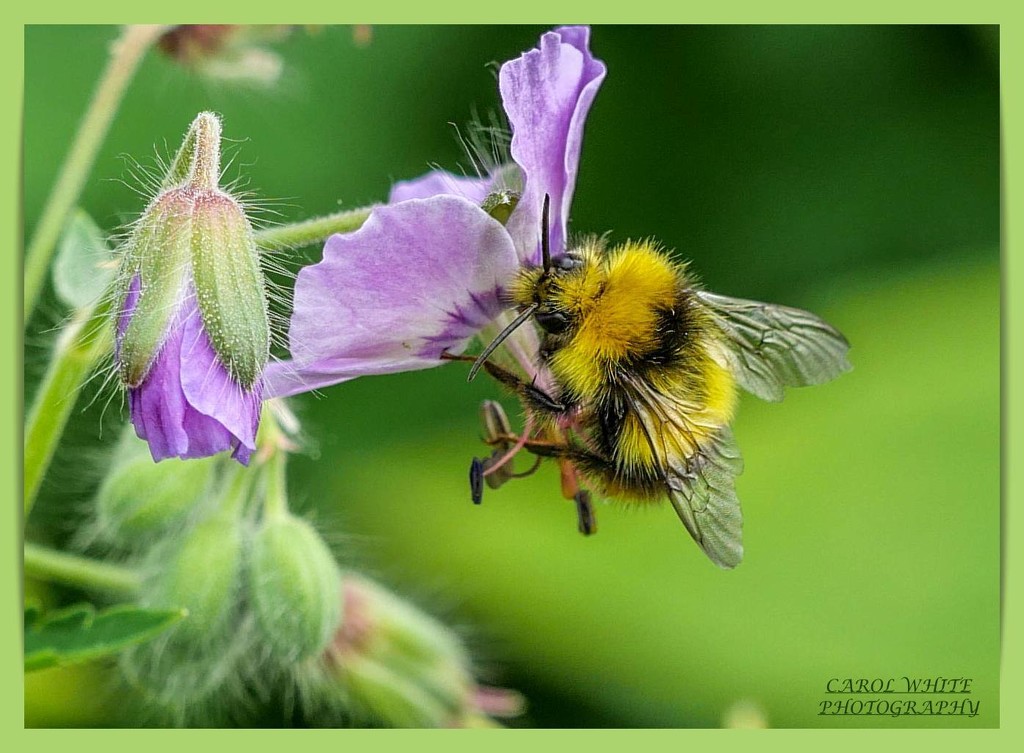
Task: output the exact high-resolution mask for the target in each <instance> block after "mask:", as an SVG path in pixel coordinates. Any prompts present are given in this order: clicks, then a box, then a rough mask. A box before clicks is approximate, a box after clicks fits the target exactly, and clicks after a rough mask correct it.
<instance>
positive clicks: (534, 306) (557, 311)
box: [469, 196, 586, 379]
mask: <svg viewBox="0 0 1024 753" xmlns="http://www.w3.org/2000/svg"><path fill="white" fill-rule="evenodd" d="M550 203H551V200H550V197H548V196H545V197H544V208H543V212H542V227H541V260H542V263H541V266H539V267H524V268H523V269H521V270H520V271H519V274H518V275H517V276H516V278H515V280H514V281H513V282H512V286H511V288H510V289H509V291H508V293H507V295H506V301H507V302H508V303H509V304H511V305H512V306H515V307H516V308H517V309H519V315H518V316H517V317H516V318H515V319H513V320H512V322H510V323H509V325H508V326H506V327H505V329H504V330H502V331H501V332H500V333H499V334H498V336H497V337H495V338H494V340H492V341H491V343H490V344H489V345H488V346H487V347H486V348H484V351H483V353H481V354H480V356H479V357H478V358H477V361H476V363H475V364H474V366H473V368H472V369H471V370H470V373H469V374H470V379H472V378H473V376H475V375H476V373H477V371H478V370H479V368H480V366H481V365H482V364H483V362H484V361H485V360H486V359H487V357H488V356H489V355H490V354H491V353H492V352H493V351H494V349H495V348H497V347H498V346H499V345H500V344H501V343H502V342H504V340H505V338H507V337H508V336H509V335H511V334H512V332H514V331H515V330H516V329H517V328H518V327H520V326H521V325H522V324H523V323H525V322H526V321H527V320H528V319H529V318H531V317H532V318H533V319H534V320H535V321H536V322H537V324H538V325H539V326H540V327H541V328H542V329H543V330H544V331H545V332H547V333H549V334H553V335H561V334H567V333H569V331H570V330H571V329H572V327H574V326H575V324H576V322H577V321H578V318H579V311H578V309H577V308H574V307H572V306H569V305H566V303H567V296H566V295H565V292H566V288H567V283H569V281H570V280H572V279H573V278H575V277H577V276H579V275H580V274H582V273H583V270H584V268H585V266H586V259H585V258H584V257H583V256H581V255H579V254H575V253H573V252H571V251H570V252H568V253H566V254H564V255H562V256H558V257H555V258H552V256H551V247H550V243H549V239H548V214H549V211H550ZM570 287H572V286H571V285H570Z"/></svg>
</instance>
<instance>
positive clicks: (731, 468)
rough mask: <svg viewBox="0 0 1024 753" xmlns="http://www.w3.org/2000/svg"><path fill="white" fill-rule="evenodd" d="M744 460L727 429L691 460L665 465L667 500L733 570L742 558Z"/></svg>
mask: <svg viewBox="0 0 1024 753" xmlns="http://www.w3.org/2000/svg"><path fill="white" fill-rule="evenodd" d="M742 472H743V458H742V457H740V451H739V448H738V447H737V446H736V443H735V441H734V440H733V437H732V431H730V430H729V428H728V427H725V428H723V429H721V431H720V432H719V433H718V435H717V436H716V437H715V439H714V440H713V441H712V442H711V443H710V444H707V445H706V446H704V447H702V448H701V450H700V451H699V452H698V454H697V455H695V456H693V457H692V458H690V460H689V462H688V463H683V462H682V461H681V459H680V461H678V462H676V463H674V464H673V465H672V466H670V467H669V468H667V469H666V482H667V484H668V498H669V501H670V502H672V506H673V507H674V508H675V510H676V513H677V514H678V515H679V519H680V520H681V521H683V525H684V526H686V530H687V531H689V532H690V535H691V536H693V539H694V541H696V542H697V544H698V545H699V546H700V548H701V549H703V550H704V553H705V554H706V555H707V556H708V557H709V558H710V559H711V561H712V562H714V563H715V564H716V565H718V566H719V567H724V568H727V569H731V568H734V567H736V565H738V564H739V563H740V560H742V559H743V514H742V512H741V511H740V501H739V499H738V498H737V497H736V486H735V480H736V477H737V476H738V475H740V473H742Z"/></svg>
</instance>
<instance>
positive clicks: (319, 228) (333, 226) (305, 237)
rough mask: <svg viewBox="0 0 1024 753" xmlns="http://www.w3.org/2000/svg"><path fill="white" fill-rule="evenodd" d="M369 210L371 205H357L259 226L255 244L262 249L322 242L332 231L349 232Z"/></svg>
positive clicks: (288, 247) (359, 224)
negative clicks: (290, 221)
mask: <svg viewBox="0 0 1024 753" xmlns="http://www.w3.org/2000/svg"><path fill="white" fill-rule="evenodd" d="M372 211H373V207H372V206H370V207H360V208H359V209H349V210H347V211H344V212H335V213H334V214H326V215H324V216H323V217H314V218H313V219H311V220H305V221H303V222H296V223H293V224H291V225H281V226H279V227H272V228H267V229H266V230H260V231H259V232H258V233H256V245H257V246H259V247H260V248H261V249H262V250H264V251H283V250H286V249H291V248H302V247H303V246H311V245H313V244H314V243H322V242H323V241H325V240H327V239H328V238H329V237H331V236H332V235H334V234H335V233H351V232H352V231H354V230H358V229H359V228H361V227H362V226H363V223H364V222H366V218H367V217H369V216H370V212H372Z"/></svg>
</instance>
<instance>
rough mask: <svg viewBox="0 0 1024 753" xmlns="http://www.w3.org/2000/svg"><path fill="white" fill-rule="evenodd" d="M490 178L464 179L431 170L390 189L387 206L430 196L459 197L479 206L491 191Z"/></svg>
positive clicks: (441, 171) (448, 173) (443, 171)
mask: <svg viewBox="0 0 1024 753" xmlns="http://www.w3.org/2000/svg"><path fill="white" fill-rule="evenodd" d="M493 183H494V181H493V180H492V179H491V178H466V177H462V176H459V175H454V174H452V173H450V172H447V171H446V170H433V171H431V172H429V173H427V174H426V175H421V176H420V177H418V178H413V179H412V180H403V181H400V182H398V183H395V185H393V186H392V187H391V194H390V195H389V196H388V203H389V204H397V203H398V202H399V201H407V200H409V199H429V198H430V197H431V196H441V195H447V196H461V197H463V198H464V199H469V200H470V201H471V202H473V203H474V204H476V205H477V206H479V205H480V204H482V203H483V201H484V199H486V198H487V194H489V193H490V192H491V190H492V188H491V187H492V184H493Z"/></svg>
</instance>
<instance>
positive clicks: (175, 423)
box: [128, 290, 261, 464]
mask: <svg viewBox="0 0 1024 753" xmlns="http://www.w3.org/2000/svg"><path fill="white" fill-rule="evenodd" d="M128 404H129V410H130V411H131V418H132V423H133V424H134V426H135V433H136V434H138V435H139V437H140V438H142V439H144V440H146V441H147V442H148V443H149V450H150V453H151V454H152V456H153V460H156V461H160V460H163V459H165V458H171V457H179V458H201V457H207V456H209V455H215V454H217V453H218V452H223V451H225V450H233V451H234V456H235V457H236V459H238V460H239V461H240V462H242V463H243V464H245V463H246V462H247V461H248V457H249V453H250V452H251V451H252V450H255V448H256V429H257V427H258V426H259V416H260V407H261V396H260V394H259V390H258V389H257V390H254V391H246V390H243V389H242V388H241V387H240V386H239V385H238V384H237V383H235V382H234V380H232V379H231V377H230V376H229V375H228V373H227V370H226V369H225V368H224V367H223V366H222V365H221V364H220V362H219V361H218V360H217V357H216V353H214V350H213V346H212V345H211V343H210V340H209V337H208V336H207V335H206V332H205V331H204V330H203V327H202V319H201V317H200V316H199V310H198V307H197V306H196V301H195V293H194V291H191V290H190V291H189V293H188V294H187V297H186V298H185V300H184V301H183V302H182V303H181V308H180V310H179V312H178V313H177V314H176V315H175V317H174V318H173V319H172V323H171V327H170V329H169V330H168V333H167V338H166V340H165V341H164V343H163V345H162V346H161V348H160V352H159V353H158V355H157V357H156V359H155V360H154V362H153V365H152V367H151V368H150V370H149V372H148V374H147V376H146V379H145V381H143V383H142V384H141V385H139V386H138V387H136V388H134V389H131V390H129V402H128Z"/></svg>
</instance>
